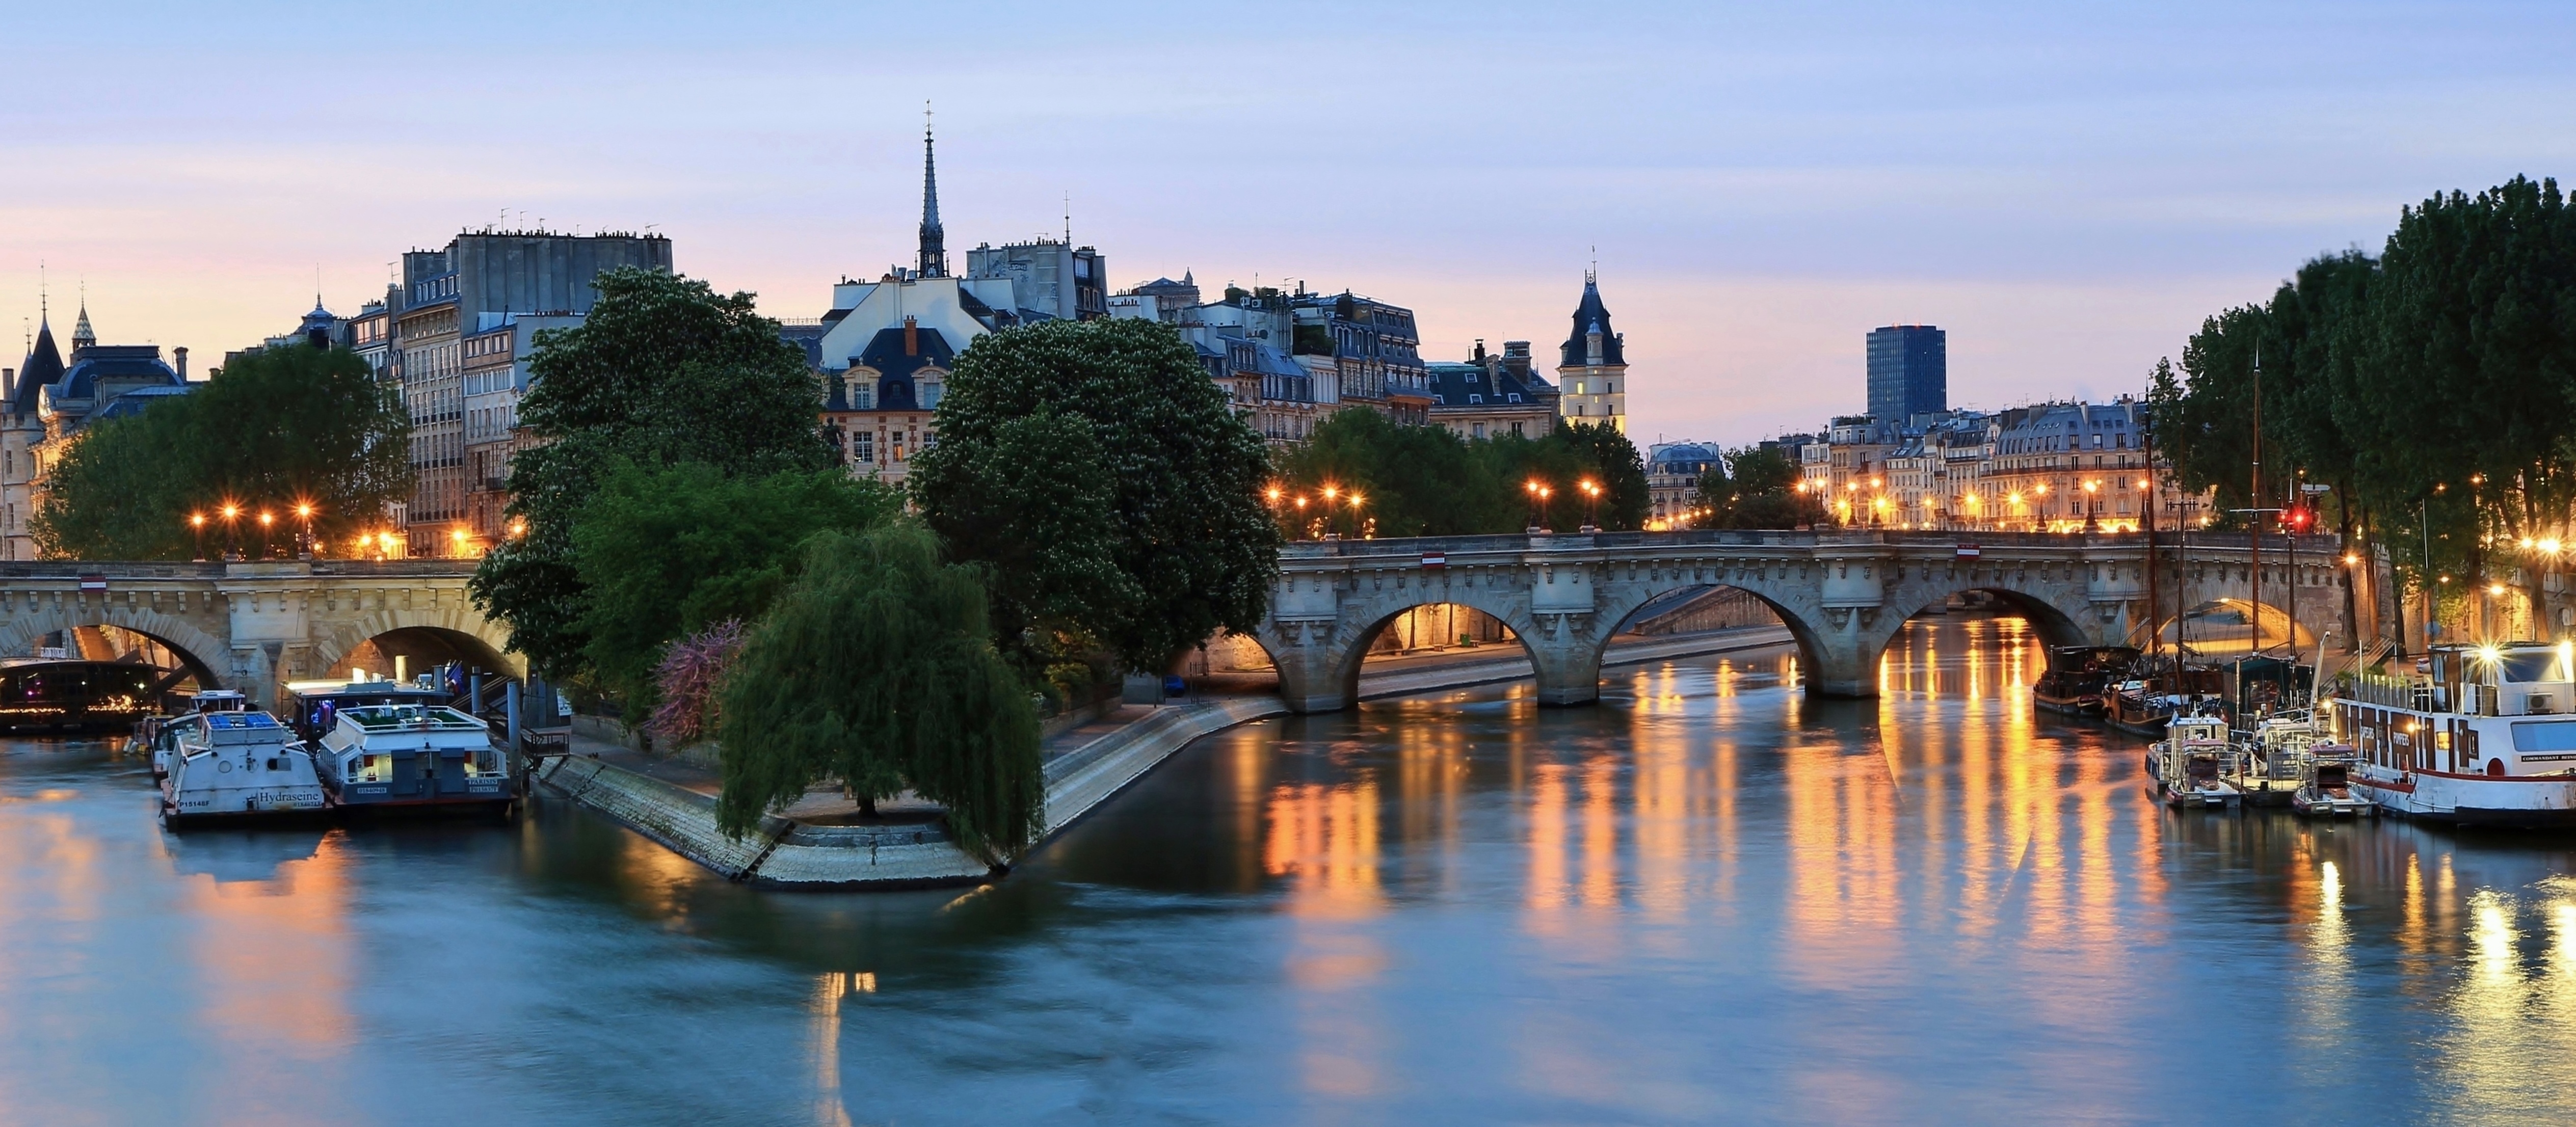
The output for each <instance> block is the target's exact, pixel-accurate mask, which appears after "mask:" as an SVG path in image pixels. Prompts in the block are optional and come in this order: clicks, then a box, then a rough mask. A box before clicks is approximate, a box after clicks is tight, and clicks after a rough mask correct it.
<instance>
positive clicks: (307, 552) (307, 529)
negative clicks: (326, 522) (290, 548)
mask: <svg viewBox="0 0 2576 1127" xmlns="http://www.w3.org/2000/svg"><path fill="white" fill-rule="evenodd" d="M295 517H296V519H297V520H300V521H302V522H304V530H303V532H301V533H300V534H299V535H300V536H301V538H302V539H303V542H304V543H303V546H302V547H301V548H299V549H297V551H296V554H297V555H299V556H302V557H304V558H305V559H308V560H309V559H312V558H313V502H311V501H298V502H296V503H295Z"/></svg>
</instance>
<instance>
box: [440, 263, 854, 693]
mask: <svg viewBox="0 0 2576 1127" xmlns="http://www.w3.org/2000/svg"><path fill="white" fill-rule="evenodd" d="M593 284H594V285H595V286H596V287H597V288H598V291H599V300H598V302H597V303H596V304H595V305H593V306H592V307H591V310H590V313H589V316H588V317H587V318H586V319H585V320H584V321H583V323H582V324H581V325H579V326H577V327H574V328H569V329H552V330H547V331H544V332H541V333H539V334H537V341H536V343H537V347H538V351H537V354H536V356H535V357H533V358H532V359H531V360H530V361H529V372H530V375H531V376H532V377H533V378H534V381H535V382H534V385H533V386H532V387H531V388H530V389H529V391H528V395H527V398H526V399H525V400H524V401H523V402H522V403H521V405H520V414H519V417H520V422H521V425H522V426H523V427H524V428H525V429H526V430H527V432H528V433H529V434H530V435H531V436H533V437H534V438H536V439H537V440H538V444H537V445H535V446H534V447H532V448H531V449H528V450H525V451H522V452H521V453H520V454H519V455H518V456H517V457H516V458H515V459H513V460H512V463H511V468H510V482H509V488H510V494H511V498H510V507H509V513H510V515H511V516H513V517H517V518H520V519H521V520H523V521H524V522H525V525H524V527H525V531H524V532H523V533H522V534H521V535H519V536H517V537H514V538H512V539H510V540H508V541H505V542H503V543H502V544H501V545H499V546H498V547H496V548H495V549H494V550H493V551H492V552H491V554H489V555H487V556H485V557H484V558H483V566H482V568H481V569H480V570H478V571H477V572H476V573H475V575H474V580H473V586H472V590H473V592H474V598H475V601H476V603H477V604H478V605H480V606H481V607H482V608H483V609H484V610H485V611H486V612H488V613H491V614H493V615H495V616H496V617H499V618H500V619H502V620H503V621H505V622H507V623H509V626H510V648H511V649H513V650H516V651H518V652H520V653H523V654H526V655H527V657H528V661H529V664H530V665H531V666H532V667H533V668H534V669H535V670H536V671H537V672H538V673H540V674H542V675H545V676H548V677H553V678H557V679H563V678H568V677H575V676H578V675H580V674H582V673H584V672H586V671H587V668H586V667H587V655H588V654H589V652H590V651H589V637H588V634H587V632H586V631H585V629H584V627H583V625H582V624H583V621H584V619H585V617H586V615H587V613H588V609H589V608H588V600H589V591H588V588H587V586H586V585H585V584H584V583H583V582H582V579H581V575H580V569H579V566H578V564H577V563H576V561H575V558H574V544H573V528H574V526H575V525H576V524H577V523H578V521H579V517H580V514H581V512H582V510H583V509H584V507H586V506H587V505H588V504H589V503H590V500H591V497H592V495H593V494H594V493H596V492H597V490H598V488H599V482H600V480H601V478H602V477H603V476H604V475H605V474H606V473H607V470H608V467H610V466H611V465H613V464H615V463H617V462H619V461H625V462H631V463H633V464H635V465H638V466H645V467H656V466H667V465H675V464H678V463H683V462H696V463H700V464H703V465H707V466H711V467H714V468H715V469H716V470H717V471H718V472H719V473H722V474H725V475H727V476H736V475H752V476H760V475H768V474H774V473H779V472H782V471H788V470H818V469H822V468H824V467H827V466H830V465H832V464H834V462H835V460H836V459H835V457H834V455H833V453H832V448H831V445H830V443H829V442H827V441H825V439H824V437H823V432H822V427H821V422H820V420H821V413H820V408H819V404H820V403H821V400H822V392H821V388H820V385H819V383H818V381H817V380H816V379H815V377H814V374H813V372H812V370H811V369H809V368H808V367H807V366H806V363H805V357H804V354H803V353H802V352H801V351H800V350H799V349H797V348H796V346H794V345H791V344H788V343H787V342H785V341H783V340H781V339H779V335H778V323H777V322H775V321H772V320H770V319H768V318H766V317H762V316H760V315H759V314H758V313H757V312H755V311H754V310H753V303H752V296H751V295H750V294H747V293H736V294H732V295H730V296H720V295H718V294H716V293H715V292H714V291H713V290H711V289H709V288H708V286H707V284H706V283H705V282H701V281H697V280H694V279H689V278H682V277H678V276H675V275H672V274H667V273H662V272H660V271H648V270H640V269H633V268H626V269H619V270H612V271H608V272H605V273H602V274H600V275H599V276H598V277H597V278H596V279H594V281H593Z"/></svg>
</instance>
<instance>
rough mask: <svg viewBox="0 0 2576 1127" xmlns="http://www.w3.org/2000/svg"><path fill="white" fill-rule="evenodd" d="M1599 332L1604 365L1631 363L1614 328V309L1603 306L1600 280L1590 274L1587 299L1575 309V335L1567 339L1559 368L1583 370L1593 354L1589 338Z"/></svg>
mask: <svg viewBox="0 0 2576 1127" xmlns="http://www.w3.org/2000/svg"><path fill="white" fill-rule="evenodd" d="M1595 332H1598V333H1600V334H1601V362H1602V363H1603V364H1604V365H1610V364H1626V363H1627V362H1628V361H1627V358H1626V357H1625V356H1624V355H1623V354H1622V351H1621V349H1620V347H1619V334H1618V333H1616V332H1613V331H1611V329H1610V309H1609V307H1608V306H1605V305H1603V304H1601V284H1600V279H1599V278H1597V277H1595V276H1593V275H1592V274H1590V273H1586V274H1584V275H1583V300H1582V302H1581V303H1579V304H1577V305H1576V306H1575V307H1574V335H1572V336H1569V337H1567V338H1565V348H1564V357H1563V359H1562V360H1561V361H1560V362H1559V364H1558V365H1557V366H1558V367H1562V368H1580V367H1583V366H1584V365H1585V364H1586V363H1587V362H1588V361H1589V359H1590V357H1591V355H1592V350H1591V346H1590V344H1589V343H1588V342H1587V340H1586V338H1587V337H1589V336H1590V335H1591V334H1593V333H1595Z"/></svg>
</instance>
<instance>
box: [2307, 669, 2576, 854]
mask: <svg viewBox="0 0 2576 1127" xmlns="http://www.w3.org/2000/svg"><path fill="white" fill-rule="evenodd" d="M2425 670H2426V671H2425V672H2424V673H2421V674H2416V675H2412V676H2394V677H2392V676H2367V675H2365V676H2359V677H2355V678H2352V679H2350V680H2349V681H2346V682H2344V683H2342V684H2340V685H2338V686H2337V687H2336V690H2335V693H2334V696H2333V698H2332V700H2331V702H2330V705H2329V707H2330V708H2331V710H2332V725H2333V732H2334V735H2335V736H2336V737H2337V739H2338V740H2340V741H2342V742H2346V743H2350V744H2351V745H2353V748H2354V760H2353V765H2352V771H2351V775H2350V779H2351V787H2352V790H2353V791H2354V793H2356V794H2359V795H2360V796H2361V797H2363V798H2366V799H2369V800H2370V801H2371V802H2373V803H2375V804H2377V805H2378V807H2379V808H2380V809H2381V810H2384V811H2387V812H2388V813H2391V814H2401V815H2405V816H2407V817H2410V818H2422V819H2426V820H2428V821H2434V822H2442V823H2449V824H2454V825H2471V826H2497V827H2506V828H2513V829H2568V828H2576V714H2571V708H2576V645H2571V643H2567V642H2559V643H2556V644H2554V645H2553V644H2549V643H2543V642H2515V643H2505V644H2499V645H2487V646H2435V647H2433V649H2432V653H2431V655H2430V657H2429V659H2428V660H2427V662H2426V663H2425Z"/></svg>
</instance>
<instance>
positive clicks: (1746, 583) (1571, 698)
mask: <svg viewBox="0 0 2576 1127" xmlns="http://www.w3.org/2000/svg"><path fill="white" fill-rule="evenodd" d="M2246 547H2247V545H2246V541H2245V538H2244V537H2242V536H2238V537H2234V538H2232V539H2228V540H2219V539H2216V538H2211V537H2206V536H2194V537H2193V538H2192V546H2191V547H2190V548H2189V549H2188V550H2187V551H2177V549H2176V545H2174V544H2172V543H2170V542H2168V543H2166V544H2164V545H2162V546H2161V550H2160V552H2159V553H2158V562H2159V564H2160V567H2159V571H2160V574H2159V576H2158V578H2159V580H2160V582H2162V583H2164V584H2168V585H2167V586H2164V587H2162V588H2161V589H2160V591H2159V592H2158V596H2157V599H2156V602H2157V604H2158V609H2159V610H2161V612H2162V613H2157V612H2156V611H2151V609H2150V608H2149V606H2148V582H2147V573H2146V563H2147V550H2146V539H2145V537H2143V536H2139V535H2133V534H2132V535H2094V536H2082V535H2051V534H2041V533H2013V534H1998V533H1986V534H1976V533H1894V532H1860V533H1853V532H1735V531H1692V532H1665V533H1649V532H1629V533H1602V534H1597V535H1589V536H1526V535H1524V536H1461V537H1425V538H1418V539H1402V540H1341V541H1320V542H1315V541H1309V542H1301V543H1295V544H1290V545H1288V546H1287V547H1286V548H1285V549H1283V550H1282V551H1281V553H1280V561H1279V562H1280V575H1279V585H1278V587H1277V588H1276V589H1274V590H1273V591H1272V592H1271V613H1270V617H1269V619H1268V620H1267V621H1265V622H1264V623H1263V624H1262V627H1261V630H1260V632H1259V634H1258V635H1257V640H1258V641H1259V642H1260V643H1261V645H1262V647H1263V648H1264V649H1266V650H1268V651H1269V653H1270V657H1271V660H1272V662H1273V663H1274V664H1275V665H1276V666H1277V667H1278V670H1279V690H1280V693H1281V694H1282V695H1283V696H1285V697H1286V698H1287V700H1288V704H1289V706H1290V707H1292V708H1295V709H1297V710H1299V711H1301V712H1323V711H1332V710H1336V709H1341V708H1345V707H1348V706H1349V705H1350V704H1351V703H1352V702H1353V701H1355V700H1356V699H1357V697H1358V691H1357V690H1358V683H1359V675H1360V663H1361V661H1362V660H1363V658H1364V657H1365V655H1366V654H1367V653H1368V649H1369V645H1370V643H1371V642H1373V641H1375V640H1376V638H1377V635H1378V632H1379V631H1381V630H1383V629H1385V627H1386V625H1387V623H1388V622H1389V621H1391V620H1393V619H1394V618H1395V617H1396V616H1397V615H1399V614H1402V613H1403V612H1404V611H1406V610H1409V609H1412V608H1414V607H1417V606H1427V605H1436V604H1443V603H1449V604H1457V605H1461V606H1467V607H1472V608H1474V609H1476V610H1479V611H1483V612H1484V613H1486V614H1489V615H1492V616H1494V617H1495V618H1497V619H1499V620H1501V621H1502V623H1503V624H1504V625H1505V626H1508V627H1510V628H1511V630H1512V632H1513V633H1514V634H1517V635H1519V637H1520V641H1521V644H1522V646H1523V648H1525V649H1526V650H1527V651H1528V652H1529V658H1530V663H1531V665H1532V666H1533V667H1534V670H1535V672H1536V674H1537V681H1538V699H1539V701H1540V703H1542V704H1557V705H1562V704H1582V703H1587V702H1589V701H1592V700H1593V699H1595V698H1596V697H1597V696H1598V695H1599V692H1600V688H1599V686H1600V679H1601V653H1602V648H1603V647H1604V646H1605V645H1606V644H1607V643H1608V642H1609V640H1610V638H1611V636H1613V635H1615V634H1617V633H1619V632H1620V631H1621V630H1623V629H1625V628H1626V627H1627V625H1628V623H1629V620H1630V619H1631V618H1632V617H1634V616H1635V615H1636V614H1637V611H1638V610H1639V609H1640V608H1643V607H1645V606H1646V605H1647V604H1649V603H1652V602H1655V601H1656V600H1658V599H1661V598H1663V597H1665V596H1668V595H1672V594H1674V593H1676V592H1681V591H1687V590H1693V589H1706V588H1716V587H1734V588H1738V589H1740V590H1743V591H1745V592H1747V593H1750V594H1751V595H1753V596H1754V597H1756V598H1759V599H1760V600H1762V601H1763V602H1764V603H1765V604H1767V605H1769V606H1770V608H1771V610H1772V611H1773V612H1774V613H1776V614H1778V615H1779V616H1780V620H1781V622H1783V623H1785V624H1786V625H1787V626H1788V628H1789V633H1790V634H1791V636H1792V637H1794V638H1795V639H1796V641H1797V646H1798V666H1799V672H1800V674H1801V679H1802V680H1803V681H1804V683H1805V684H1806V687H1807V689H1808V691H1810V692H1814V693H1818V694H1822V695H1827V696H1871V695H1875V694H1876V693H1877V691H1878V664H1879V654H1880V652H1881V651H1883V650H1885V649H1886V648H1887V644H1888V642H1889V640H1890V639H1892V638H1894V637H1895V636H1896V632H1897V630H1898V629H1899V628H1900V627H1902V626H1903V625H1904V624H1905V620H1906V619H1908V618H1911V617H1913V616H1914V615H1915V614H1916V613H1918V612H1920V611H1922V610H1925V609H1927V608H1930V607H1934V606H1939V605H1942V604H1944V603H1945V602H1946V601H1947V600H1949V598H1950V597H1951V596H1953V595H1958V594H1964V593H1968V592H1978V591H1982V592H1987V593H1989V594H1991V595H1992V596H1993V597H1994V598H1995V599H1996V600H1997V601H1999V602H2001V603H2003V604H2004V605H2005V606H2007V607H2009V608H2010V609H2012V610H2015V611H2017V612H2019V613H2020V614H2022V615H2023V616H2024V617H2025V618H2027V619H2028V620H2029V621H2030V622H2031V624H2032V626H2033V628H2034V629H2035V630H2036V631H2037V632H2038V634H2039V635H2040V637H2041V638H2043V639H2045V640H2046V641H2047V642H2048V643H2049V644H2051V645H2142V644H2143V642H2142V641H2141V639H2144V638H2145V637H2147V630H2148V629H2150V626H2149V625H2148V624H2149V623H2151V622H2153V623H2162V622H2165V621H2168V620H2170V619H2171V618H2172V617H2173V616H2174V614H2175V613H2176V608H2177V607H2178V606H2192V605H2197V604H2201V603H2205V602H2207V601H2210V600H2226V601H2230V602H2235V603H2238V604H2244V603H2247V602H2250V600H2251V597H2252V595H2253V591H2254V586H2255V584H2254V573H2253V568H2252V566H2251V564H2250V561H2249V560H2248V553H2247V551H2246ZM2291 548H2292V544H2291V543H2290V541H2288V540H2286V539H2281V538H2266V539H2265V541H2264V555H2263V560H2262V572H2263V575H2262V592H2263V596H2264V597H2263V600H2262V601H2263V603H2264V605H2265V606H2266V607H2268V608H2270V612H2271V613H2275V614H2279V613H2283V612H2284V611H2285V609H2286V608H2295V609H2294V610H2292V611H2289V613H2291V614H2292V615H2293V617H2294V618H2295V619H2296V620H2297V621H2298V622H2299V623H2300V624H2301V625H2300V630H2301V632H2303V633H2306V634H2309V635H2311V636H2313V635H2314V634H2316V633H2318V632H2319V631H2321V630H2323V629H2324V628H2325V626H2326V624H2327V623H2331V622H2339V621H2340V619H2341V618H2342V612H2343V606H2344V600H2343V598H2342V590H2343V587H2344V584H2345V583H2346V582H2347V581H2348V577H2347V575H2346V573H2345V570H2344V568H2343V567H2342V565H2341V562H2340V560H2339V558H2338V556H2337V553H2338V552H2339V551H2340V549H2339V547H2338V546H2337V545H2336V544H2335V543H2334V542H2333V541H2332V540H2331V539H2330V538H2322V537H2309V538H2302V539H2301V540H2300V541H2299V542H2298V544H2297V545H2296V548H2297V552H2296V553H2295V554H2293V553H2292V552H2291ZM2293 589H2295V590H2296V592H2297V594H2295V595H2291V594H2289V592H2291V591H2292V590H2293Z"/></svg>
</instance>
